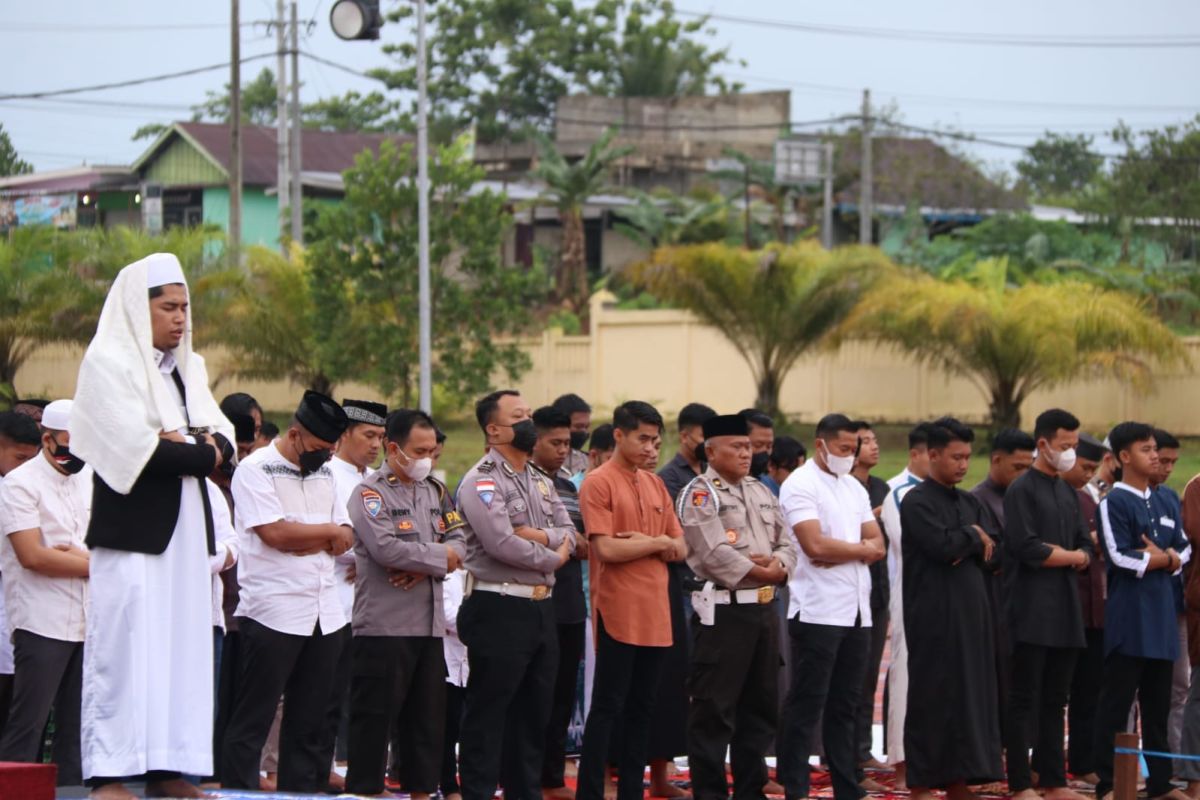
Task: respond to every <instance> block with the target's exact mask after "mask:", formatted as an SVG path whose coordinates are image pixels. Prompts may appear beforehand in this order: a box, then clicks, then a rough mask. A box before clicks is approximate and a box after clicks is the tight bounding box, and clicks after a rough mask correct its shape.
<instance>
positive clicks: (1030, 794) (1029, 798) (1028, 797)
mask: <svg viewBox="0 0 1200 800" xmlns="http://www.w3.org/2000/svg"><path fill="white" fill-rule="evenodd" d="M1047 796H1048V795H1047ZM1040 798H1041V795H1039V794H1038V793H1037V792H1036V791H1034V790H1033V789H1022V790H1021V791H1019V792H1017V793H1016V794H1014V795H1013V796H1012V800H1040Z"/></svg>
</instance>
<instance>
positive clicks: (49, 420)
mask: <svg viewBox="0 0 1200 800" xmlns="http://www.w3.org/2000/svg"><path fill="white" fill-rule="evenodd" d="M42 427H43V428H49V429H50V430H52V431H68V432H69V431H70V430H71V401H70V400H55V401H54V402H53V403H49V404H47V405H46V407H45V408H44V409H42Z"/></svg>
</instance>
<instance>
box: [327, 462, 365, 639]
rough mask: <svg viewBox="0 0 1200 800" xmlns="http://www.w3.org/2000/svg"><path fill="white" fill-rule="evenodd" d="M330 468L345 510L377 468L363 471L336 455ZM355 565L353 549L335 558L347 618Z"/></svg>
mask: <svg viewBox="0 0 1200 800" xmlns="http://www.w3.org/2000/svg"><path fill="white" fill-rule="evenodd" d="M329 469H330V471H332V472H333V480H334V482H335V484H336V486H335V489H336V491H337V504H338V507H339V508H341V509H342V510H343V511H346V508H347V503H349V502H350V496H351V495H352V494H354V490H355V489H357V488H358V485H359V484H360V483H362V482H363V481H365V480H366V479H367V478H369V477H370V476H371V475H373V474H375V470H373V469H371V468H370V467H368V468H367V469H366V470H365V471H363V472H359V471H358V467H356V466H354V465H353V464H351V463H350V462H349V461H346V460H345V459H342V458H338V457H337V456H336V455H335V456H334V457H333V458H331V459H329ZM347 513H348V512H347ZM353 566H354V550H353V549H350V550H347V551H346V552H344V553H342V554H341V555H340V556H338V557H337V558H335V559H334V567H333V574H334V576H335V580H336V581H337V589H338V597H339V598H341V601H342V610H343V611H345V612H346V619H351V618H352V617H353V616H354V582H353V581H348V580H346V579H347V578H349V577H350V569H351V568H352V567H353Z"/></svg>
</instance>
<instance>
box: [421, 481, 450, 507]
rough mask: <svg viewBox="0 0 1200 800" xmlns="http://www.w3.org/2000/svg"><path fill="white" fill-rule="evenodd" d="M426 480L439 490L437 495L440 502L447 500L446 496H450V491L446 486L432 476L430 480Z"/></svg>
mask: <svg viewBox="0 0 1200 800" xmlns="http://www.w3.org/2000/svg"><path fill="white" fill-rule="evenodd" d="M425 480H427V481H429V482H430V483H432V484H433V485H434V488H436V489H437V493H438V500H439V501H440V500H445V499H446V495H448V494H450V489H449V488H447V487H446V484H444V483H442V482H441V481H439V480H438V479H437V478H435V477H433V476H432V475H430V476H429V477H428V478H426V479H425Z"/></svg>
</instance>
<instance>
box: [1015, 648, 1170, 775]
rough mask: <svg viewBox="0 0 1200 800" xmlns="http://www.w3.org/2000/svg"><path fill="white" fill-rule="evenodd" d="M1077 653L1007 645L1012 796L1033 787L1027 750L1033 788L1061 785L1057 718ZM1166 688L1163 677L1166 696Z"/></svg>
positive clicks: (1063, 772)
mask: <svg viewBox="0 0 1200 800" xmlns="http://www.w3.org/2000/svg"><path fill="white" fill-rule="evenodd" d="M1079 652H1080V651H1079V650H1078V649H1077V648H1073V647H1043V646H1042V645H1036V644H1029V643H1028V642H1013V645H1012V654H1013V658H1012V685H1011V686H1010V687H1009V707H1008V727H1007V729H1006V731H1005V734H1004V748H1005V752H1006V762H1007V766H1008V785H1009V789H1010V790H1011V791H1012V792H1013V794H1016V793H1017V792H1020V791H1024V790H1025V789H1029V788H1031V787H1032V785H1033V777H1032V775H1031V774H1030V761H1029V758H1028V756H1026V753H1028V752H1029V749H1030V746H1031V745H1032V747H1033V751H1034V752H1033V762H1034V763H1033V767H1034V768H1035V769H1037V771H1038V783H1039V785H1040V786H1041V787H1042V788H1044V789H1053V788H1056V787H1060V786H1066V785H1067V773H1066V763H1065V762H1066V756H1065V754H1064V753H1063V717H1064V710H1065V708H1066V705H1067V697H1068V696H1069V693H1070V690H1071V678H1072V676H1073V674H1074V672H1075V660H1076V658H1077V657H1078V655H1079ZM1170 684H1171V681H1170V679H1169V678H1168V680H1167V691H1168V692H1170ZM1097 796H1100V795H1097Z"/></svg>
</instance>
